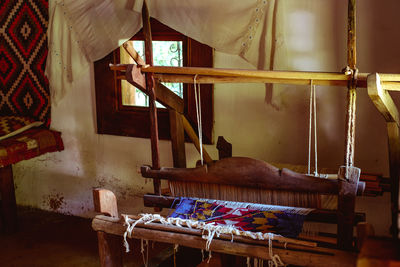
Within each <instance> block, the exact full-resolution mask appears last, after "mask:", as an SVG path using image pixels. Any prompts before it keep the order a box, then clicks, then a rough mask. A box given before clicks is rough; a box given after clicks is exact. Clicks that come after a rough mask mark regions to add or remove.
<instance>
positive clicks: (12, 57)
mask: <svg viewBox="0 0 400 267" xmlns="http://www.w3.org/2000/svg"><path fill="white" fill-rule="evenodd" d="M47 25H48V0H1V1H0V115H1V116H4V115H17V116H25V117H29V118H31V119H34V120H39V121H43V122H44V123H45V125H46V126H49V125H50V93H49V85H48V81H47V79H46V77H45V75H44V68H45V64H46V56H47V37H46V30H47Z"/></svg>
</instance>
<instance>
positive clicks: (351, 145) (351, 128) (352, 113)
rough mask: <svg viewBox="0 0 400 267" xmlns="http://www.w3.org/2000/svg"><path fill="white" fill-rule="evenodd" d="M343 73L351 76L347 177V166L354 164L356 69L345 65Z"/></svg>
mask: <svg viewBox="0 0 400 267" xmlns="http://www.w3.org/2000/svg"><path fill="white" fill-rule="evenodd" d="M345 73H346V74H347V73H348V74H351V75H352V78H351V80H350V81H349V90H348V91H347V100H348V104H347V116H346V117H347V118H346V119H347V127H346V130H347V132H346V155H345V164H346V174H345V176H346V179H349V176H350V175H349V167H353V166H354V143H355V120H356V87H357V76H358V69H354V70H353V69H350V67H349V66H347V67H346V69H345Z"/></svg>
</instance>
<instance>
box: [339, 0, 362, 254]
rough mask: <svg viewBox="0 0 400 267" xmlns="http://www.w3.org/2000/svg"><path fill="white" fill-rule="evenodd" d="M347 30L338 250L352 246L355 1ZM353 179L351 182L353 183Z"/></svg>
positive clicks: (354, 187)
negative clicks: (349, 74) (348, 74)
mask: <svg viewBox="0 0 400 267" xmlns="http://www.w3.org/2000/svg"><path fill="white" fill-rule="evenodd" d="M347 23H348V25H347V26H348V28H347V38H348V39H347V66H348V68H349V69H350V71H351V72H352V79H351V80H350V81H349V83H348V86H347V87H348V91H347V109H346V127H345V128H346V132H345V134H346V137H345V160H344V161H345V168H346V170H345V171H344V172H341V173H339V179H340V181H339V195H338V226H337V232H338V240H337V245H338V247H339V248H341V249H347V250H350V249H352V247H353V227H354V208H355V201H356V193H357V189H356V188H357V182H358V180H357V182H355V181H354V179H351V178H352V177H351V176H352V175H351V172H352V170H353V169H354V168H353V164H354V143H355V117H356V96H357V94H356V85H357V82H356V80H355V78H356V77H355V74H356V62H357V58H356V0H349V1H348V21H347ZM352 180H353V181H352Z"/></svg>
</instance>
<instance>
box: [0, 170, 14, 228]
mask: <svg viewBox="0 0 400 267" xmlns="http://www.w3.org/2000/svg"><path fill="white" fill-rule="evenodd" d="M0 195H1V201H0V203H1V214H0V219H1V221H2V227H3V231H4V232H5V233H7V234H11V233H15V232H16V231H17V229H18V221H17V202H16V200H15V187H14V178H13V172H12V165H7V166H5V167H2V168H0Z"/></svg>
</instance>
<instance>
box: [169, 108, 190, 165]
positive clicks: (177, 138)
mask: <svg viewBox="0 0 400 267" xmlns="http://www.w3.org/2000/svg"><path fill="white" fill-rule="evenodd" d="M169 122H170V129H171V145H172V159H173V161H174V167H176V168H186V153H185V131H184V129H183V121H182V116H181V115H180V114H179V113H178V112H177V111H175V110H169Z"/></svg>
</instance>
